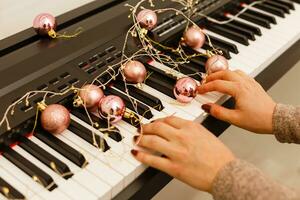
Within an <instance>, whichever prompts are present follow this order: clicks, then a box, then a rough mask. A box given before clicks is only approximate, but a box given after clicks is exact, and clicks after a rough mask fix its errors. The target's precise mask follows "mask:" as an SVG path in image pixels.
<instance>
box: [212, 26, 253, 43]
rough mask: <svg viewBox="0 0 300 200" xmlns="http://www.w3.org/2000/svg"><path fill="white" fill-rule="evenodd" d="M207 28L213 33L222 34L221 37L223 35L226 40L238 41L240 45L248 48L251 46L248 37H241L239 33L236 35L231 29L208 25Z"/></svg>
mask: <svg viewBox="0 0 300 200" xmlns="http://www.w3.org/2000/svg"><path fill="white" fill-rule="evenodd" d="M206 28H207V29H208V30H211V31H213V32H215V33H218V34H220V35H222V36H224V37H226V38H229V39H231V40H233V41H236V42H238V43H241V44H243V45H246V46H248V45H249V41H248V38H247V37H246V36H244V35H241V34H239V33H236V32H234V31H232V30H229V29H227V28H225V27H222V26H220V25H218V24H212V23H208V24H207V26H206Z"/></svg>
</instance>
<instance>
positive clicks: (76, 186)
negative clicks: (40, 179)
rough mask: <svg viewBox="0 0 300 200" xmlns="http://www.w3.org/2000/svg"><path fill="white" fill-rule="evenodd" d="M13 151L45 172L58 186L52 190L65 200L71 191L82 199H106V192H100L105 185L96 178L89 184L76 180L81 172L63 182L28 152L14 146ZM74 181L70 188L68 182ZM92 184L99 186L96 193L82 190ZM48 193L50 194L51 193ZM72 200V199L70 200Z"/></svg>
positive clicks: (62, 179) (71, 194)
mask: <svg viewBox="0 0 300 200" xmlns="http://www.w3.org/2000/svg"><path fill="white" fill-rule="evenodd" d="M14 150H15V151H16V152H18V153H19V154H21V155H22V156H24V157H25V158H26V159H28V160H29V161H30V162H32V163H33V164H34V165H36V166H37V167H39V168H40V169H41V170H43V171H44V172H46V173H47V174H48V175H50V176H51V177H52V178H53V180H54V182H55V183H56V184H57V186H58V188H55V189H54V190H58V191H60V192H56V193H61V194H60V196H63V195H65V196H66V197H65V199H67V198H68V197H67V196H70V197H72V196H73V193H74V192H73V190H76V191H77V192H78V194H79V193H80V194H81V195H82V196H81V197H83V195H84V197H85V195H88V196H87V198H89V197H90V199H100V198H95V197H96V195H97V197H105V198H104V199H108V198H107V194H106V191H105V190H104V191H103V190H102V192H101V189H102V187H104V188H105V185H103V183H101V182H100V181H97V178H96V177H93V179H91V180H88V181H90V182H89V183H86V180H84V179H80V180H78V178H77V176H78V174H81V173H84V172H83V171H84V170H82V171H79V172H77V173H76V174H74V175H73V176H72V178H69V179H68V180H65V179H64V178H62V177H61V176H59V175H58V174H56V173H55V172H54V171H52V170H51V169H50V168H48V167H47V166H46V165H44V164H43V163H41V162H40V161H39V160H37V159H36V158H35V157H33V156H32V155H30V154H29V153H28V152H26V151H25V150H23V149H22V148H21V147H19V146H15V148H14ZM85 176H88V174H86V173H85ZM86 179H87V178H86ZM74 180H77V183H72V187H71V185H70V184H69V182H73V181H74ZM82 182H85V184H82ZM93 182H95V183H97V184H98V185H99V189H98V190H97V193H96V192H95V191H93V190H90V191H88V190H87V189H84V188H86V187H93V185H94V184H93ZM100 186H101V187H100ZM44 193H45V192H44ZM50 193H52V191H51V192H50ZM64 193H65V194H64ZM87 193H94V195H89V194H87ZM48 195H49V194H48ZM45 196H47V193H45ZM109 196H110V195H109ZM109 196H108V197H109ZM73 198H74V197H72V199H73Z"/></svg>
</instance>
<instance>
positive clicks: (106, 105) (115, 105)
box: [98, 95, 125, 123]
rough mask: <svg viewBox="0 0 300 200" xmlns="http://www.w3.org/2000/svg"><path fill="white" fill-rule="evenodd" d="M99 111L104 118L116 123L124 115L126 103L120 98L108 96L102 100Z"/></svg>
mask: <svg viewBox="0 0 300 200" xmlns="http://www.w3.org/2000/svg"><path fill="white" fill-rule="evenodd" d="M98 109H99V114H100V116H101V117H102V118H104V119H108V120H109V121H110V122H112V123H116V122H118V121H120V120H121V119H122V117H123V115H124V112H125V103H124V101H123V100H122V99H121V98H120V97H118V96H115V95H108V96H106V97H104V98H102V99H101V101H100V103H99V107H98Z"/></svg>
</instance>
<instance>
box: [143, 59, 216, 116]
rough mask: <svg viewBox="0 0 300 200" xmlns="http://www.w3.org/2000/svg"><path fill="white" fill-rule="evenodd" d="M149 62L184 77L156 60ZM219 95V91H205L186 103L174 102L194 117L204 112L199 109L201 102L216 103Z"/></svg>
mask: <svg viewBox="0 0 300 200" xmlns="http://www.w3.org/2000/svg"><path fill="white" fill-rule="evenodd" d="M149 64H150V65H152V66H154V67H157V68H158V69H165V70H169V71H171V72H174V74H177V75H176V76H177V77H184V76H185V75H184V74H182V73H180V72H178V71H175V70H173V69H170V68H169V67H167V66H164V65H163V64H161V63H158V62H156V61H151V62H150V63H149ZM195 81H196V82H198V83H199V81H197V80H195ZM221 96H222V94H220V93H216V92H209V93H206V94H203V95H197V97H196V98H195V99H194V100H193V101H191V102H190V103H188V104H180V103H178V102H177V101H176V102H177V103H178V106H181V108H182V109H183V110H184V111H186V112H188V113H189V114H191V115H193V116H195V117H198V116H200V115H201V114H203V113H204V111H203V110H202V109H201V106H202V104H205V103H216V102H217V101H218V100H219V99H220V97H221Z"/></svg>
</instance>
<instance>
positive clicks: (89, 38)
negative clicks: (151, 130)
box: [0, 0, 300, 199]
mask: <svg viewBox="0 0 300 200" xmlns="http://www.w3.org/2000/svg"><path fill="white" fill-rule="evenodd" d="M159 2H160V4H161V5H160V6H162V7H174V8H176V9H179V10H181V11H182V12H186V10H185V8H184V7H182V6H181V5H180V4H177V3H174V2H172V1H165V2H163V3H162V2H161V1H159ZM252 2H253V1H251V0H244V1H242V0H233V1H228V0H202V1H197V4H195V9H196V12H198V14H199V15H196V17H195V18H194V19H193V20H194V21H195V22H196V23H197V24H198V25H199V26H200V27H201V28H203V30H204V31H205V33H206V34H207V35H208V36H209V37H210V39H211V41H212V43H213V44H214V46H216V47H217V48H219V49H221V50H222V52H223V55H224V56H225V57H226V58H227V59H228V60H229V64H230V68H231V69H233V70H234V69H240V70H243V71H245V72H246V73H247V74H249V75H250V76H253V77H255V76H257V75H259V74H260V73H261V72H262V71H263V70H264V69H266V68H267V67H268V66H269V65H270V64H271V63H272V62H273V61H274V60H276V59H277V58H278V57H279V56H280V55H281V54H283V53H284V52H285V51H287V50H288V49H289V48H290V47H291V46H292V45H294V44H296V43H297V42H298V40H299V38H300V24H299V22H298V21H299V19H300V1H299V0H266V1H264V2H262V3H260V4H256V5H255V6H254V7H249V4H251V3H252ZM125 3H130V4H134V3H136V1H134V0H128V1H125V0H119V1H113V0H107V1H103V2H102V3H98V2H97V1H96V2H92V3H90V4H87V5H85V6H82V7H80V8H78V9H75V10H74V11H71V12H69V13H66V14H65V15H62V16H60V17H59V19H60V20H61V25H60V26H59V27H58V28H59V31H65V30H66V31H68V30H74V27H79V26H80V27H83V28H84V29H85V31H84V32H83V33H82V34H81V35H80V37H77V38H73V39H72V40H62V41H57V40H47V39H40V38H38V37H36V35H34V32H32V30H31V29H28V30H25V31H23V32H20V33H18V34H16V35H15V36H12V37H10V38H7V39H4V40H3V41H0V55H1V57H0V67H1V79H0V85H1V89H0V91H1V92H0V101H1V107H0V113H4V112H5V109H6V108H7V106H8V105H10V104H11V103H12V102H14V101H15V100H16V99H19V97H21V96H22V95H24V94H25V93H26V92H27V91H29V90H51V91H55V92H63V91H66V90H68V88H70V87H71V86H72V85H73V86H76V87H81V86H82V85H83V84H85V83H86V82H91V81H92V80H93V79H94V78H95V77H96V76H98V75H99V74H101V73H102V72H104V71H105V70H107V69H108V67H109V66H112V65H114V64H116V63H118V62H119V61H120V59H121V56H122V53H121V52H122V47H123V43H124V38H125V34H126V31H127V30H128V27H129V26H130V20H128V17H127V16H128V8H125V7H124V4H125ZM244 8H248V9H247V10H246V11H245V12H243V13H242V14H240V15H239V16H238V17H235V15H236V14H237V13H238V12H239V11H241V10H242V9H244ZM200 14H205V15H208V16H209V17H210V18H213V19H217V20H228V19H233V20H232V21H231V22H229V23H226V24H217V23H214V22H213V21H212V20H208V19H205V18H203V17H201V15H200ZM186 22H187V21H186V20H185V19H184V18H182V17H180V15H176V14H175V13H171V12H167V13H161V14H160V15H159V22H158V25H157V27H156V28H154V29H153V31H152V32H151V34H152V35H153V36H154V37H155V39H156V40H157V41H159V42H163V43H164V44H167V45H172V44H174V41H178V39H179V38H180V37H181V35H182V31H183V30H184V27H185V25H186ZM138 48H139V47H137V46H136V45H135V44H134V43H131V44H130V47H129V50H130V51H134V49H138ZM210 48H211V47H210V46H209V45H208V43H207V42H206V43H205V45H204V46H203V47H202V48H201V49H186V51H187V52H189V53H191V54H194V53H199V52H200V53H201V52H205V51H206V50H209V49H210ZM164 53H166V54H167V55H168V56H170V57H171V58H172V59H176V58H177V57H178V55H176V53H170V52H164ZM139 60H140V61H141V62H142V63H143V64H144V65H145V66H146V68H147V70H148V71H149V72H150V73H151V76H150V77H149V78H148V79H147V81H146V83H145V85H144V86H143V87H141V88H138V87H134V86H128V92H129V94H130V96H129V97H128V96H126V91H125V87H124V84H122V83H121V82H120V81H118V80H113V81H112V82H111V84H110V85H109V87H106V88H105V94H106V95H107V94H114V95H117V96H119V97H121V98H123V100H124V101H125V104H126V107H127V108H128V109H130V110H135V109H134V108H133V106H132V104H131V100H132V99H133V100H136V101H137V110H136V112H137V113H135V115H143V114H144V113H145V111H147V112H146V114H144V118H143V120H142V123H147V122H149V121H151V120H154V119H157V118H161V117H164V116H169V115H176V116H179V117H182V118H185V119H190V120H197V121H199V122H202V121H203V120H204V119H205V118H206V117H207V116H206V114H205V113H204V111H203V110H202V109H201V105H202V104H204V103H207V102H217V103H224V101H225V100H226V99H228V98H227V97H226V96H224V95H222V94H220V93H210V94H206V95H198V96H197V97H196V99H195V100H194V101H192V102H191V103H190V104H188V105H179V104H176V103H174V102H175V97H174V94H173V87H174V84H175V82H176V80H177V78H178V77H181V76H182V75H186V74H197V73H203V72H204V73H205V67H204V64H205V61H206V59H205V58H199V57H197V58H193V59H191V60H190V61H189V62H187V63H184V64H182V65H180V66H178V70H176V69H171V66H169V65H168V64H166V65H163V64H161V63H158V62H157V61H154V60H149V59H148V58H143V57H141V58H139ZM170 71H171V72H172V73H171V74H170ZM192 77H193V78H194V79H196V80H197V81H201V77H200V76H197V75H194V76H192ZM110 78H111V77H110V74H109V73H104V74H103V75H102V76H101V77H100V78H99V81H101V82H106V81H107V80H109V79H110ZM73 95H74V94H73V93H67V94H66V95H63V96H53V95H48V99H49V100H47V102H48V103H50V104H51V103H61V104H64V105H65V106H66V107H67V108H68V109H69V110H70V112H71V124H70V126H69V127H68V129H67V130H66V131H65V132H63V133H62V134H60V135H52V134H50V133H48V132H46V131H44V130H43V129H42V128H41V127H40V125H39V124H38V125H37V128H36V129H35V132H34V134H31V133H30V132H31V130H32V126H33V123H34V119H35V110H36V103H37V102H40V101H41V100H42V99H43V95H32V96H31V97H30V98H29V104H28V105H26V104H25V102H21V103H19V104H17V105H16V107H15V114H14V117H10V116H9V121H10V126H11V130H9V131H8V130H7V129H6V127H4V126H2V127H1V145H0V146H1V152H2V156H1V157H0V193H1V194H0V199H6V198H9V199H25V198H26V199H83V198H84V199H112V198H118V199H126V198H129V197H131V196H134V194H128V193H126V195H127V196H120V195H118V194H119V193H120V192H122V191H123V190H124V189H125V188H126V187H127V186H129V187H128V188H130V186H131V185H132V182H133V183H135V182H134V181H135V180H136V179H137V178H138V177H139V176H140V175H141V174H142V173H143V172H144V171H145V169H146V168H147V167H146V166H144V165H142V164H141V163H139V162H137V161H136V160H135V159H134V158H133V157H132V156H131V154H130V150H131V149H132V147H133V146H134V144H133V142H132V137H133V136H134V135H135V133H136V129H137V127H138V126H139V122H137V123H135V124H132V119H128V118H124V119H123V120H122V121H120V122H118V123H117V124H114V125H113V126H112V127H113V129H114V130H113V133H114V134H109V137H106V133H105V132H101V131H98V130H96V129H95V127H93V126H91V125H90V124H89V119H88V118H87V116H86V114H85V111H84V110H83V109H81V108H74V107H73V106H72V100H73ZM148 110H150V111H148ZM92 118H93V121H95V122H97V123H98V125H99V126H100V127H107V126H108V125H109V124H107V121H104V120H103V119H101V118H99V117H98V116H96V115H93V116H92ZM92 131H93V132H95V133H96V135H95V136H94V137H95V140H93V135H92ZM103 138H104V145H103V147H104V148H103V149H102V150H101V151H100V150H99V148H97V145H96V144H95V143H94V141H97V143H98V144H99V143H100V142H101V141H102V140H103ZM130 184H131V185H130ZM134 192H138V191H134ZM134 192H132V193H134Z"/></svg>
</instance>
